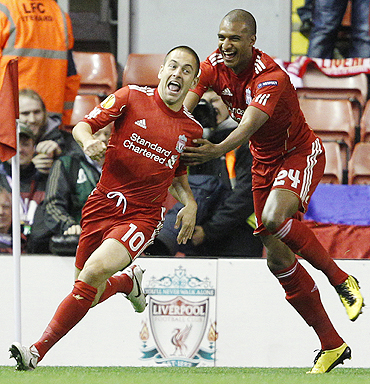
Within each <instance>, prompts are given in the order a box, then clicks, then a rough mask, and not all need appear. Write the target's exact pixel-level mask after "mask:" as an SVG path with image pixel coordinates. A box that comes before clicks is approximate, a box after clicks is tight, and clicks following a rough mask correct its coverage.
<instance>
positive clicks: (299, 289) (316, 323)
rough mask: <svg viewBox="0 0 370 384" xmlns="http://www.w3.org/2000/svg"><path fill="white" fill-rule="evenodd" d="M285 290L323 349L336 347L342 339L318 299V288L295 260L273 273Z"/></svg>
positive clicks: (340, 343) (288, 298) (288, 299)
mask: <svg viewBox="0 0 370 384" xmlns="http://www.w3.org/2000/svg"><path fill="white" fill-rule="evenodd" d="M274 275H275V276H276V277H277V279H278V280H279V282H280V284H281V285H282V287H283V288H284V290H285V293H286V299H287V301H288V302H289V303H290V304H291V305H292V306H293V307H294V308H295V310H296V311H297V312H298V313H299V314H300V315H301V316H302V317H303V319H304V320H305V321H306V323H307V324H308V325H309V326H311V327H313V329H314V330H315V332H316V334H317V336H318V337H319V339H320V342H321V348H322V349H323V350H328V349H334V348H338V347H339V346H341V345H342V344H343V339H342V338H341V337H340V336H339V335H338V333H337V331H336V330H335V329H334V326H333V324H332V323H331V321H330V319H329V317H328V315H327V313H326V311H325V309H324V307H323V305H322V302H321V299H320V293H319V290H318V288H317V286H316V284H315V282H314V281H313V279H312V278H311V276H310V275H309V274H308V272H307V271H306V270H305V268H304V267H303V266H302V265H301V264H300V263H298V261H297V260H296V261H295V262H294V264H293V265H292V266H290V267H289V268H286V269H284V270H282V271H279V272H277V273H274Z"/></svg>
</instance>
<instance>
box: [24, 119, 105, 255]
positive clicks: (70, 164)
mask: <svg viewBox="0 0 370 384" xmlns="http://www.w3.org/2000/svg"><path fill="white" fill-rule="evenodd" d="M96 135H98V136H99V139H101V140H104V142H106V143H108V139H109V136H110V127H109V126H108V127H106V128H104V129H102V130H100V131H99V132H98V133H97V134H96ZM103 162H104V159H102V161H101V162H99V163H98V162H96V161H93V160H91V159H90V158H88V157H87V156H86V155H85V154H84V153H83V152H82V150H80V149H76V150H75V151H74V152H71V153H70V154H69V155H65V156H61V157H59V158H58V159H56V160H55V161H54V164H53V167H52V169H51V172H50V174H49V178H48V183H47V186H46V193H45V200H44V203H43V205H42V207H40V209H39V211H38V212H37V213H36V215H35V221H34V225H33V226H32V228H31V237H30V240H29V251H30V252H32V253H49V252H50V251H51V250H50V247H49V243H50V240H51V238H52V236H53V235H61V236H66V237H65V238H64V239H63V240H64V241H62V244H63V243H65V245H66V247H67V246H68V247H72V248H73V246H74V247H76V246H77V242H78V236H79V235H80V233H81V227H80V220H81V212H82V208H83V206H84V204H85V202H86V200H87V198H88V196H89V194H90V193H91V191H92V190H93V189H94V188H95V186H96V184H97V182H98V180H99V178H100V174H101V167H102V165H103ZM69 235H75V240H74V241H73V242H72V244H69V243H68V239H71V238H70V237H69V238H68V236H69ZM62 244H61V245H62ZM74 251H75V249H69V248H68V249H67V248H66V249H65V254H74ZM60 252H61V253H63V249H61V250H60Z"/></svg>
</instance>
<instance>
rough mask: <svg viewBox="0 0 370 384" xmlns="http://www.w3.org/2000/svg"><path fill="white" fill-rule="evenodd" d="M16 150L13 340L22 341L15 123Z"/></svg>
mask: <svg viewBox="0 0 370 384" xmlns="http://www.w3.org/2000/svg"><path fill="white" fill-rule="evenodd" d="M16 130H17V134H16V142H17V152H16V154H15V155H14V156H13V157H12V231H13V233H12V235H13V265H14V318H15V322H14V325H15V341H18V342H19V343H22V321H21V320H22V315H21V313H22V311H21V223H20V202H19V199H20V195H21V193H20V181H19V180H20V174H19V127H18V124H17V128H16Z"/></svg>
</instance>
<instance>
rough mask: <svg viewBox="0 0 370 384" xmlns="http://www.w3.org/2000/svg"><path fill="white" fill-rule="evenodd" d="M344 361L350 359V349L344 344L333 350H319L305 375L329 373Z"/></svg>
mask: <svg viewBox="0 0 370 384" xmlns="http://www.w3.org/2000/svg"><path fill="white" fill-rule="evenodd" d="M345 359H351V348H350V347H349V346H348V345H347V344H346V343H343V344H342V345H341V346H340V347H338V348H335V349H328V350H327V351H323V350H321V351H320V352H319V353H318V354H317V356H316V357H315V360H314V366H313V367H312V368H311V369H310V370H309V371H308V372H306V373H314V374H315V373H326V372H330V371H331V370H332V369H333V368H334V367H336V366H337V365H338V364H343V361H344V360H345Z"/></svg>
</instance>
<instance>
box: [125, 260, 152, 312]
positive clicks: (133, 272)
mask: <svg viewBox="0 0 370 384" xmlns="http://www.w3.org/2000/svg"><path fill="white" fill-rule="evenodd" d="M144 272H145V269H144V270H142V269H141V268H140V266H139V265H135V264H134V265H130V266H129V267H127V268H126V269H125V270H124V272H123V273H125V274H126V275H127V276H129V277H130V278H131V279H132V282H133V283H134V285H133V287H132V291H131V292H130V293H129V294H128V295H125V294H124V296H125V297H126V298H127V299H128V300H130V301H131V304H132V306H133V307H134V309H135V312H144V309H145V307H146V306H147V303H146V294H145V293H144V291H143V289H142V287H141V281H142V280H143V273H144Z"/></svg>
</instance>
